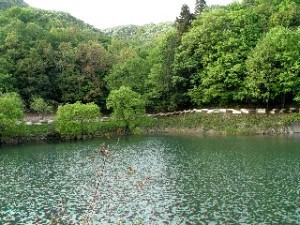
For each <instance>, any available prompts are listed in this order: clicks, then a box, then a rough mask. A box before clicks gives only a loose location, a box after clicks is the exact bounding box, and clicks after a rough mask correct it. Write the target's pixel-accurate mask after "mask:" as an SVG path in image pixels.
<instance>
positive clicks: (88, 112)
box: [55, 102, 100, 137]
mask: <svg viewBox="0 0 300 225" xmlns="http://www.w3.org/2000/svg"><path fill="white" fill-rule="evenodd" d="M99 116H100V108H99V107H98V106H97V105H96V104H94V103H87V104H83V103H81V102H76V103H74V104H66V105H63V106H59V107H58V110H57V114H56V117H55V128H56V131H57V132H59V133H60V134H62V135H72V136H75V137H76V136H78V135H86V134H94V133H95V131H96V121H97V119H98V117H99Z"/></svg>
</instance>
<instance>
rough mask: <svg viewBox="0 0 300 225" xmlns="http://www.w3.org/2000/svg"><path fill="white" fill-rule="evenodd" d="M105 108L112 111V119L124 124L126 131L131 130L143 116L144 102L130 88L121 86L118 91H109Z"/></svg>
mask: <svg viewBox="0 0 300 225" xmlns="http://www.w3.org/2000/svg"><path fill="white" fill-rule="evenodd" d="M106 106H107V108H108V109H112V111H113V112H112V117H113V119H115V120H117V121H119V122H121V123H122V122H123V123H125V126H126V128H127V129H128V128H133V127H134V126H135V125H136V124H135V122H136V121H137V120H138V119H140V118H141V117H142V116H143V115H144V114H145V101H144V100H143V99H142V96H141V95H140V94H138V93H136V92H134V91H132V90H131V88H130V87H125V86H121V87H120V89H119V90H113V91H111V93H110V94H109V96H108V98H107V102H106Z"/></svg>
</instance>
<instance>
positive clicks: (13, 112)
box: [0, 93, 23, 144]
mask: <svg viewBox="0 0 300 225" xmlns="http://www.w3.org/2000/svg"><path fill="white" fill-rule="evenodd" d="M22 123H23V103H22V100H21V98H20V96H19V95H17V94H15V93H10V94H5V95H2V96H0V144H1V138H2V137H4V136H9V135H10V134H12V133H13V134H14V135H18V134H19V133H20V132H21V131H20V127H21V125H22Z"/></svg>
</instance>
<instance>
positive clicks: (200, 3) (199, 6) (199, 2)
mask: <svg viewBox="0 0 300 225" xmlns="http://www.w3.org/2000/svg"><path fill="white" fill-rule="evenodd" d="M205 8H206V1H205V0H196V5H195V15H196V16H197V15H200V14H201V13H203V11H204V9H205Z"/></svg>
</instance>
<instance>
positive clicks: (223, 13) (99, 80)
mask: <svg viewBox="0 0 300 225" xmlns="http://www.w3.org/2000/svg"><path fill="white" fill-rule="evenodd" d="M9 3H10V4H9ZM0 8H1V9H0V52H1V55H0V95H5V94H7V93H11V92H13V93H17V94H18V95H19V96H21V98H22V100H23V102H24V103H23V104H24V105H25V107H26V108H27V109H30V108H31V107H30V106H31V105H32V102H33V100H34V99H37V98H40V99H43V100H44V101H45V102H47V104H49V105H51V106H53V107H55V108H57V107H58V106H59V105H63V104H66V103H75V102H78V101H80V102H82V103H91V102H93V103H95V104H96V105H98V106H99V107H100V109H101V111H102V112H103V113H108V112H110V111H109V110H108V109H107V106H106V105H107V103H106V102H107V99H108V96H109V94H110V93H111V92H113V91H117V90H128V91H130V92H132V93H134V94H138V95H139V96H141V98H142V99H143V102H144V103H145V107H146V111H147V112H148V113H151V112H161V111H164V112H167V111H174V110H180V109H191V108H195V107H220V106H222V107H229V106H230V107H241V106H245V107H250V106H251V107H258V106H261V107H275V106H276V107H285V106H287V105H289V106H291V105H296V104H298V103H299V102H300V76H299V75H300V74H299V73H300V29H299V25H300V1H299V0H284V1H282V0H243V1H242V2H235V3H232V4H230V5H227V6H207V5H206V3H205V1H204V0H196V1H195V9H190V8H189V7H188V6H187V5H183V6H182V8H181V12H180V15H178V17H177V18H174V21H173V22H169V23H161V24H148V25H144V26H135V25H129V26H121V27H116V28H111V29H107V30H99V29H96V28H94V27H93V26H91V25H88V24H85V23H84V22H83V21H80V20H78V19H76V18H74V17H72V16H71V15H69V14H67V13H63V12H52V11H45V10H39V9H35V8H31V7H29V6H27V5H26V4H25V3H24V2H22V1H3V0H2V1H0ZM120 93H121V92H120Z"/></svg>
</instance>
